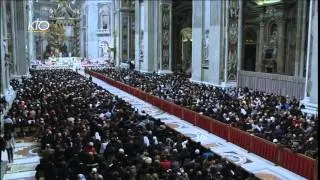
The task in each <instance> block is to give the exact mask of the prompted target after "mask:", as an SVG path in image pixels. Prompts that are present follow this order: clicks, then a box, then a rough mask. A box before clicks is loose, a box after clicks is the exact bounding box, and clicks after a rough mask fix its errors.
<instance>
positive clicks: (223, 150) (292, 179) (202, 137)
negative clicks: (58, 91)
mask: <svg viewBox="0 0 320 180" xmlns="http://www.w3.org/2000/svg"><path fill="white" fill-rule="evenodd" d="M79 73H80V74H82V75H84V72H83V71H82V72H79ZM86 76H87V77H88V75H86ZM93 82H94V83H97V84H98V85H100V86H102V87H103V88H104V89H106V90H108V91H109V92H110V93H112V94H115V95H117V96H119V97H120V98H122V99H124V100H125V101H127V102H129V103H130V104H132V105H133V106H134V107H136V108H137V109H139V111H142V110H144V111H145V112H146V113H148V114H149V115H151V116H153V117H155V118H159V119H161V121H163V122H164V123H166V124H167V125H168V126H169V127H171V128H173V129H175V130H176V131H178V132H180V133H182V134H184V135H186V136H189V137H191V138H192V140H194V141H197V142H200V143H201V144H202V145H203V146H207V147H209V148H210V149H211V150H212V151H213V152H214V153H216V154H219V155H221V156H223V157H226V158H228V159H230V160H231V161H233V162H234V163H236V164H239V165H240V166H241V167H243V168H245V169H246V170H248V171H250V172H252V173H254V174H255V175H256V176H257V177H259V178H261V179H263V180H303V179H305V178H303V177H301V176H299V175H297V174H295V173H293V172H291V171H289V170H287V169H284V168H282V167H279V166H276V165H275V164H274V163H272V162H270V161H268V160H265V159H263V158H261V157H259V156H257V155H255V154H252V153H248V152H247V151H246V150H245V149H242V148H241V147H238V146H236V145H234V144H232V143H230V142H226V141H225V140H224V139H222V138H220V137H218V136H215V135H214V134H211V133H209V132H207V131H205V130H203V129H201V128H199V127H196V126H194V125H192V124H190V123H188V122H186V121H184V120H182V119H180V118H178V117H176V116H173V115H171V114H168V113H166V112H163V111H162V110H160V109H158V108H157V107H155V106H152V105H151V104H149V103H146V102H144V101H143V100H141V99H138V98H136V97H134V96H132V95H130V94H128V93H126V92H124V91H122V90H120V89H117V88H115V87H113V86H111V85H109V84H107V83H105V82H103V81H101V80H99V79H97V78H94V77H93Z"/></svg>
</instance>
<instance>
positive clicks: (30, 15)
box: [28, 0, 36, 65]
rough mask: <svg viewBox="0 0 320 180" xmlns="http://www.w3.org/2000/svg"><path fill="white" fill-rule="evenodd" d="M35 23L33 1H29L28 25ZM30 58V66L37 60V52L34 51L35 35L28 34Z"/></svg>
mask: <svg viewBox="0 0 320 180" xmlns="http://www.w3.org/2000/svg"><path fill="white" fill-rule="evenodd" d="M32 21H33V1H32V0H29V1H28V24H30V23H32ZM28 57H29V65H30V62H31V61H32V60H35V59H36V58H35V51H34V33H33V32H31V31H29V32H28Z"/></svg>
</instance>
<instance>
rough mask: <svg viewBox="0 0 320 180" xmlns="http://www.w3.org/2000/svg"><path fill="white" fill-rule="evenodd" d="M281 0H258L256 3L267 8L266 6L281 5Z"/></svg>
mask: <svg viewBox="0 0 320 180" xmlns="http://www.w3.org/2000/svg"><path fill="white" fill-rule="evenodd" d="M280 2H281V0H256V1H255V3H256V4H257V5H258V6H265V5H271V4H275V3H280Z"/></svg>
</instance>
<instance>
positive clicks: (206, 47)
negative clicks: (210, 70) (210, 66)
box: [203, 30, 209, 63]
mask: <svg viewBox="0 0 320 180" xmlns="http://www.w3.org/2000/svg"><path fill="white" fill-rule="evenodd" d="M203 54H204V60H205V63H207V61H208V59H209V30H206V32H205V39H204V53H203Z"/></svg>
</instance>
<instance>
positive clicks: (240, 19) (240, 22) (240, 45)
mask: <svg viewBox="0 0 320 180" xmlns="http://www.w3.org/2000/svg"><path fill="white" fill-rule="evenodd" d="M242 33H243V0H239V17H238V47H237V48H238V49H237V51H238V59H237V78H238V72H239V70H241V66H242V50H243V46H244V44H243V37H242Z"/></svg>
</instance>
